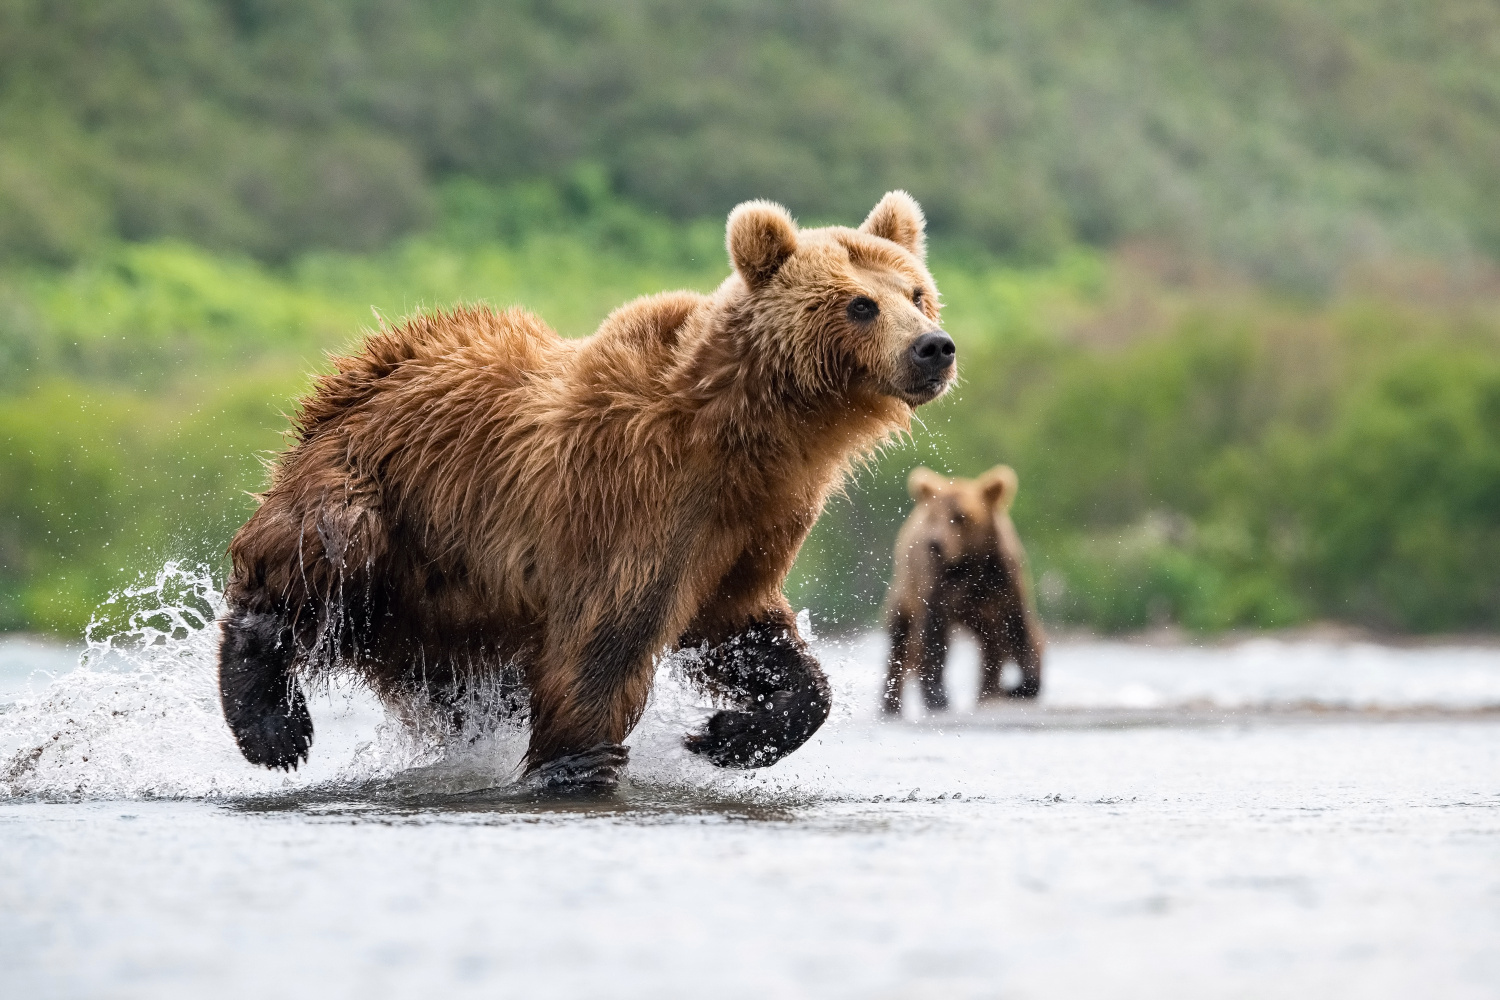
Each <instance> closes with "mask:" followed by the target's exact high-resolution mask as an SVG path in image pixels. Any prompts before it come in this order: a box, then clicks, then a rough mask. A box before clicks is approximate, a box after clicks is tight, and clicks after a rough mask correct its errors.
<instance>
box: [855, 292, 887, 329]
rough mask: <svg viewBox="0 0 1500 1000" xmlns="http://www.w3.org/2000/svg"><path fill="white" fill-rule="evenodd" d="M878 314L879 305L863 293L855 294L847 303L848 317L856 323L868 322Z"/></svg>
mask: <svg viewBox="0 0 1500 1000" xmlns="http://www.w3.org/2000/svg"><path fill="white" fill-rule="evenodd" d="M879 315H880V306H878V305H876V304H875V300H874V299H871V298H867V297H865V296H863V295H856V296H855V297H854V299H853V300H852V301H851V302H850V303H849V318H850V319H852V320H854V322H856V323H868V322H870V320H872V319H874V318H875V317H876V316H879Z"/></svg>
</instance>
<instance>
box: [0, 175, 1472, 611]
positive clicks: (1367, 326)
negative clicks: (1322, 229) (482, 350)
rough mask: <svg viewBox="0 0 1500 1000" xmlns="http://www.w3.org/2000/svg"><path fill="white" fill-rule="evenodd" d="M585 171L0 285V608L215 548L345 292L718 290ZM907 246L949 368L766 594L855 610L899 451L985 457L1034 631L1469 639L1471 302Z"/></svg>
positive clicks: (418, 297) (347, 327)
mask: <svg viewBox="0 0 1500 1000" xmlns="http://www.w3.org/2000/svg"><path fill="white" fill-rule="evenodd" d="M597 181H598V171H597V170H596V169H594V168H590V167H584V168H580V169H578V170H576V171H574V172H573V174H572V175H571V177H570V178H569V179H567V180H564V181H562V182H556V183H552V182H545V181H532V182H526V183H522V184H518V185H513V186H509V187H505V188H488V187H484V186H482V185H479V184H477V183H475V182H472V181H462V182H454V183H451V184H449V185H446V186H444V187H443V188H441V189H440V191H439V197H438V199H437V200H438V203H439V204H440V205H442V206H444V207H443V210H442V214H441V215H440V216H439V219H440V221H439V223H438V224H437V225H435V226H434V227H433V228H432V229H431V230H430V231H429V232H428V233H427V234H426V235H423V236H421V237H413V238H408V239H406V240H403V241H399V242H398V243H396V244H395V245H393V246H391V247H389V248H387V249H385V250H382V251H379V252H376V253H368V254H351V253H347V252H337V251H317V252H310V253H308V254H305V255H302V256H300V257H298V258H296V259H295V260H293V261H290V262H287V263H286V264H284V265H281V266H278V267H271V266H268V265H266V264H262V263H257V262H255V261H253V260H249V259H245V258H235V257H227V256H221V255H216V254H213V253H210V252H208V251H205V250H202V249H197V248H194V247H191V246H189V245H187V244H183V243H176V242H154V243H144V244H142V243H117V244H114V245H113V246H112V247H111V248H109V249H108V250H106V251H103V252H101V253H99V254H98V255H97V256H96V257H94V258H92V259H90V260H87V261H81V262H79V263H77V264H75V265H73V266H71V267H68V268H65V269H57V268H46V267H33V268H30V269H13V270H11V271H10V272H7V274H6V276H5V278H4V280H3V282H0V303H3V308H0V352H3V353H4V356H5V357H6V358H7V359H8V360H7V363H6V365H5V366H4V368H3V371H4V373H5V374H4V382H3V384H0V627H8V628H16V627H24V628H32V629H51V630H58V631H75V630H76V629H78V628H79V627H80V626H81V624H83V623H84V622H86V621H87V619H88V617H89V615H90V614H91V612H92V610H93V608H94V607H95V605H96V603H97V602H98V600H99V599H100V597H102V596H103V594H104V593H105V592H107V590H108V589H109V588H111V587H118V586H120V585H122V584H125V583H128V582H129V581H130V580H131V579H133V577H134V576H135V575H136V574H137V573H138V572H140V571H141V570H143V569H148V568H152V567H154V566H155V565H159V564H160V562H161V561H162V560H163V559H165V558H168V557H171V558H188V559H196V560H203V561H207V562H210V563H214V564H217V565H220V566H222V553H223V549H224V546H225V544H226V543H227V540H228V537H229V535H230V534H231V533H232V532H233V530H234V528H235V527H237V526H238V525H239V524H240V523H241V522H242V521H243V520H244V518H245V517H246V516H248V514H249V512H250V510H251V509H252V505H253V499H252V498H251V496H250V495H249V494H250V492H251V491H253V490H254V489H256V488H258V487H259V486H260V485H261V484H262V483H263V481H264V473H263V471H262V469H261V467H260V464H259V461H258V459H259V458H261V457H264V456H265V455H267V454H269V453H271V452H273V451H274V450H275V449H276V448H278V447H279V445H280V437H279V435H280V433H281V432H282V430H283V429H284V427H285V419H284V416H283V414H284V413H285V412H287V411H289V410H290V409H291V408H292V407H293V405H294V403H295V399H296V397H297V395H298V394H299V393H300V392H301V391H303V390H304V389H305V387H306V385H307V382H308V377H309V374H310V373H311V372H313V371H315V370H317V369H318V368H319V367H320V366H321V365H322V364H323V363H324V362H323V356H324V352H326V351H328V350H336V349H338V348H340V347H342V346H346V345H347V344H349V343H350V342H351V341H352V340H353V338H354V337H355V336H357V334H358V332H359V330H360V329H361V328H362V327H368V326H371V325H373V323H374V318H373V316H372V315H371V309H372V307H373V308H374V310H376V311H378V312H379V313H381V314H382V315H386V316H389V317H393V318H394V317H398V316H400V315H403V314H404V313H406V312H408V311H409V310H412V309H415V308H421V307H423V306H424V305H431V304H438V303H442V304H445V303H450V302H454V301H458V300H464V299H486V300H488V301H490V302H492V303H494V304H496V305H502V306H503V305H508V304H511V303H517V302H518V303H523V304H525V305H527V306H528V307H531V308H533V309H536V310H537V311H539V312H540V313H541V314H542V315H543V316H545V317H547V318H548V320H549V321H551V322H552V323H554V325H556V326H557V327H558V328H559V329H560V330H561V331H562V332H564V333H566V334H569V335H580V334H584V333H587V332H589V331H590V330H592V329H593V327H594V326H595V325H596V324H597V323H598V321H599V320H600V319H602V317H603V316H604V315H605V313H607V312H608V311H609V310H610V309H612V308H614V307H615V306H617V305H619V304H620V303H621V302H623V301H625V300H626V299H628V298H630V297H632V296H634V295H637V294H642V293H648V292H654V291H659V290H662V289H665V288H674V287H694V288H699V289H702V290H708V289H711V288H712V287H713V286H714V285H716V284H717V283H718V282H719V281H720V280H722V278H723V276H724V274H725V273H726V272H727V263H726V262H725V260H724V251H723V249H722V235H721V226H722V223H720V222H719V221H718V220H708V221H702V222H699V223H694V224H687V225H682V224H677V223H673V222H670V221H668V220H666V219H664V218H662V217H661V216H658V215H654V214H652V213H649V212H647V211H645V210H644V209H641V208H638V207H635V206H633V205H631V204H630V203H628V202H624V201H621V200H620V199H618V198H615V197H612V196H611V195H609V193H608V192H607V191H603V190H601V189H600V188H599V186H598V183H597ZM932 264H933V268H934V270H935V273H936V274H937V276H938V279H939V282H940V286H941V288H942V290H943V293H944V298H945V302H946V306H945V313H944V325H945V326H946V327H947V328H948V329H949V330H950V331H951V332H952V333H953V335H954V336H955V338H956V339H957V340H958V342H959V344H960V349H961V357H962V365H961V370H962V384H961V385H960V387H959V389H958V390H957V391H956V392H955V393H954V394H953V395H952V397H951V398H950V399H948V400H946V401H944V402H941V403H939V404H936V405H934V406H932V407H929V408H926V409H924V410H923V411H922V412H921V414H920V419H919V421H918V424H917V426H916V427H915V428H914V431H913V434H912V436H911V437H910V438H909V439H908V440H906V441H904V442H899V443H897V444H895V445H893V446H892V447H890V448H888V449H886V450H885V451H884V452H883V453H882V454H881V455H880V456H878V457H877V458H876V459H875V460H874V461H873V462H872V463H870V464H869V465H868V466H866V467H864V468H862V469H861V470H860V472H859V474H858V476H857V477H856V479H855V480H854V482H853V483H852V484H851V486H850V489H849V491H848V494H847V495H846V496H844V497H842V498H839V499H837V500H836V501H835V502H834V503H833V504H832V505H831V507H830V510H829V512H828V513H827V515H826V516H825V518H824V520H823V521H822V522H821V523H820V524H819V526H818V528H817V529H816V531H815V533H814V536H813V538H812V539H811V540H810V542H809V544H808V546H807V548H806V549H805V551H804V553H803V556H802V558H801V559H800V560H799V562H798V565H797V569H796V572H795V573H794V576H793V579H792V581H791V585H790V590H791V593H792V596H793V598H794V600H795V601H796V602H798V604H799V606H800V605H807V606H810V607H812V608H814V609H815V610H816V611H817V613H818V616H819V618H820V620H821V621H823V622H824V623H825V624H833V625H836V626H844V627H854V626H859V625H863V624H868V623H870V622H872V621H874V620H876V618H877V615H878V608H879V604H880V601H881V598H882V596H883V594H884V588H885V581H886V579H887V574H888V572H889V566H890V558H891V557H890V548H891V543H892V539H893V537H894V533H895V530H896V527H897V526H898V525H899V523H900V521H901V520H902V518H904V516H905V514H906V512H907V510H908V508H909V502H908V501H907V499H906V497H905V494H904V481H905V476H906V473H907V471H908V470H909V469H910V468H911V466H912V465H914V464H916V463H918V462H922V463H925V464H927V465H930V466H932V467H934V468H938V469H942V470H946V471H950V472H953V473H955V474H965V475H974V474H977V473H978V472H980V471H982V470H983V469H985V468H987V467H988V466H989V465H991V464H993V463H995V462H997V461H1006V462H1008V463H1010V464H1011V465H1013V466H1014V467H1015V468H1016V469H1017V470H1018V471H1019V473H1020V475H1021V483H1022V488H1021V493H1020V496H1019V499H1018V501H1017V504H1016V508H1015V517H1016V521H1017V524H1018V525H1019V526H1020V528H1021V530H1022V532H1023V537H1024V538H1025V540H1026V542H1027V545H1028V548H1029V552H1030V556H1031V560H1032V567H1033V575H1034V577H1035V580H1036V584H1037V592H1038V595H1039V600H1040V603H1041V606H1042V609H1043V613H1044V615H1045V617H1046V618H1047V620H1049V621H1051V622H1053V623H1073V624H1078V625H1086V626H1090V627H1094V628H1098V629H1103V630H1128V629H1135V628H1140V627H1144V626H1148V625H1151V624H1155V623H1163V622H1176V623H1180V624H1182V625H1185V626H1187V627H1189V628H1192V629H1197V630H1204V631H1212V630H1217V629H1222V628H1227V627H1235V626H1278V625H1288V624H1293V623H1297V622H1303V621H1307V620H1309V619H1313V618H1323V617H1332V618H1339V619H1344V620H1349V621H1354V622H1361V623H1365V624H1369V625H1372V626H1376V627H1380V628H1387V629H1401V630H1419V631H1421V630H1440V629H1460V628H1494V627H1496V625H1500V573H1497V571H1496V569H1495V567H1496V566H1500V294H1494V293H1486V292H1484V291H1483V290H1482V289H1481V290H1480V291H1477V292H1476V291H1473V290H1459V291H1448V292H1442V293H1441V294H1434V295H1429V296H1428V298H1427V299H1426V300H1424V301H1413V300H1412V297H1411V296H1410V295H1407V296H1393V295H1391V294H1389V293H1384V292H1377V291H1367V292H1364V293H1352V292H1351V293H1349V294H1346V295H1341V296H1339V297H1336V298H1333V299H1330V300H1327V301H1324V302H1321V303H1308V302H1306V301H1303V300H1288V299H1277V298H1275V297H1273V296H1270V295H1268V294H1266V293H1264V292H1261V291H1257V290H1255V289H1254V288H1253V287H1246V286H1237V285H1233V284H1228V285H1226V284H1224V283H1222V282H1219V281H1217V280H1216V279H1207V280H1206V281H1205V282H1197V281H1187V282H1183V281H1181V280H1173V279H1171V278H1170V277H1163V275H1162V273H1160V271H1161V268H1159V267H1157V268H1153V265H1152V262H1151V261H1150V259H1149V255H1148V259H1147V260H1145V261H1144V262H1142V261H1139V260H1134V259H1132V257H1131V256H1130V255H1129V254H1125V253H1121V254H1114V255H1104V254H1101V253H1098V252H1095V251H1090V250H1082V249H1074V250H1071V251H1067V252H1063V253H1060V254H1058V255H1056V256H1055V257H1054V259H1053V261H1052V262H1051V263H1049V264H1046V265H1016V264H1013V263H1006V262H1004V261H1003V260H1000V259H997V258H994V257H987V256H984V255H983V254H978V253H975V252H974V251H973V250H972V249H971V248H964V247H962V246H961V245H960V246H959V247H958V248H957V249H955V246H954V245H952V244H948V243H943V242H939V243H937V244H936V245H935V246H934V249H933V257H932Z"/></svg>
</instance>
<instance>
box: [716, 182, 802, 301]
mask: <svg viewBox="0 0 1500 1000" xmlns="http://www.w3.org/2000/svg"><path fill="white" fill-rule="evenodd" d="M727 230H728V236H727V239H726V242H727V243H728V244H729V262H730V263H731V264H733V265H734V269H735V270H736V271H738V272H740V277H742V278H744V279H745V284H747V285H749V286H750V290H751V291H754V290H755V289H757V288H760V287H761V286H762V285H764V284H765V283H766V282H768V281H770V280H771V277H772V276H773V275H774V274H775V273H776V272H777V270H778V269H779V268H780V267H781V265H782V264H785V263H786V259H787V258H788V257H790V256H791V255H792V253H793V252H794V251H796V249H797V224H796V223H795V222H793V221H792V217H791V214H790V213H788V212H787V210H786V209H784V208H782V207H781V206H780V205H778V204H776V203H775V202H772V201H747V202H745V203H744V204H743V205H740V206H738V207H736V208H735V210H734V211H733V212H730V213H729V225H728V227H727Z"/></svg>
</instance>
